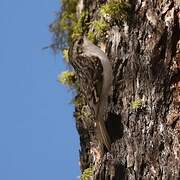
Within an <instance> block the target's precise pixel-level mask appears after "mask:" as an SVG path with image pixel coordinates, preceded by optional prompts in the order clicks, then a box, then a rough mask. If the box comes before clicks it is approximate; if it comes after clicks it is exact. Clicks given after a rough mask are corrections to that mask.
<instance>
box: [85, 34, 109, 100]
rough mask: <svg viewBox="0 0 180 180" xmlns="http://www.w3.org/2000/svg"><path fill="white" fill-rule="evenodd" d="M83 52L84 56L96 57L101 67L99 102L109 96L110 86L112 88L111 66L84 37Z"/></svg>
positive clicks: (100, 52)
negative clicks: (101, 78) (101, 82)
mask: <svg viewBox="0 0 180 180" xmlns="http://www.w3.org/2000/svg"><path fill="white" fill-rule="evenodd" d="M83 50H84V53H85V54H86V56H89V57H92V56H95V57H98V58H99V59H100V61H101V64H102V66H103V86H102V92H101V98H102V99H101V100H104V99H105V98H107V96H108V95H109V94H110V90H111V86H112V66H111V63H110V61H109V59H108V57H107V56H106V54H105V53H104V52H103V51H102V50H101V49H100V48H99V47H97V46H96V45H94V44H93V43H92V42H91V41H89V40H88V39H87V38H86V37H84V45H83Z"/></svg>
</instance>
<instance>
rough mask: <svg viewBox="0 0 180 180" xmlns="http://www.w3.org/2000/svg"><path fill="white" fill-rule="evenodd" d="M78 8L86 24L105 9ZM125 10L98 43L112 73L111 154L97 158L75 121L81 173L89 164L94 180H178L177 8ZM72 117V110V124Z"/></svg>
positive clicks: (158, 2)
mask: <svg viewBox="0 0 180 180" xmlns="http://www.w3.org/2000/svg"><path fill="white" fill-rule="evenodd" d="M81 3H83V8H84V10H86V11H88V12H89V14H90V15H89V19H88V21H89V22H90V21H92V20H93V19H95V18H96V16H97V14H98V11H99V8H100V6H101V5H102V4H104V3H107V2H106V1H102V0H96V1H95V0H94V1H93V2H90V1H88V0H87V1H81ZM129 4H130V5H131V12H129V17H128V20H127V21H125V22H123V23H118V22H117V23H116V21H114V23H112V24H111V25H110V28H109V29H108V31H107V32H106V33H107V34H106V38H105V40H104V41H103V43H104V44H103V47H104V49H105V53H106V54H107V56H108V58H109V60H110V61H111V64H112V68H113V94H112V96H111V97H110V98H109V102H108V116H107V118H106V126H107V130H108V133H109V136H110V138H111V141H112V144H111V150H110V151H109V152H106V151H105V152H103V154H98V153H99V152H98V148H97V147H98V145H97V144H96V140H95V136H94V130H93V128H91V125H89V127H87V126H88V125H87V124H86V123H85V122H86V120H83V119H79V120H77V121H76V122H77V123H76V124H77V129H78V132H79V135H80V143H81V150H80V162H81V169H82V171H84V170H85V169H87V168H88V167H90V166H92V165H93V168H94V177H93V179H95V180H123V179H128V180H135V179H136V180H139V179H162V180H178V179H180V1H179V0H132V1H130V2H129ZM112 18H113V17H112ZM114 18H116V17H114ZM85 31H86V30H85ZM78 111H79V109H78V107H77V106H76V111H75V117H77V112H78Z"/></svg>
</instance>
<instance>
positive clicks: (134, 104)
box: [131, 99, 142, 109]
mask: <svg viewBox="0 0 180 180" xmlns="http://www.w3.org/2000/svg"><path fill="white" fill-rule="evenodd" d="M131 106H132V108H133V109H139V108H140V107H141V106H142V101H141V100H140V99H136V100H134V101H132V102H131Z"/></svg>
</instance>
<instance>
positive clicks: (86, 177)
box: [81, 167, 93, 180]
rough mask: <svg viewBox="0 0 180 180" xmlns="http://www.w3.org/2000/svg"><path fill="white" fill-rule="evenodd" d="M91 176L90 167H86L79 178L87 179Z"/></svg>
mask: <svg viewBox="0 0 180 180" xmlns="http://www.w3.org/2000/svg"><path fill="white" fill-rule="evenodd" d="M92 176H93V170H92V168H91V167H90V168H87V169H85V170H84V172H83V174H82V175H81V180H89V178H90V177H92Z"/></svg>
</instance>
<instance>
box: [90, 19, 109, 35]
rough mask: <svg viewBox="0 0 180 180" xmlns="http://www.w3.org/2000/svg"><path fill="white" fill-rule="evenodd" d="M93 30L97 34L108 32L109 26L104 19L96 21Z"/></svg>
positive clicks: (93, 23) (92, 24)
mask: <svg viewBox="0 0 180 180" xmlns="http://www.w3.org/2000/svg"><path fill="white" fill-rule="evenodd" d="M91 26H92V28H93V29H94V30H95V33H96V34H97V33H100V34H101V33H103V32H105V31H106V30H107V28H108V24H107V22H106V21H104V20H103V19H100V20H95V21H93V22H92V23H91Z"/></svg>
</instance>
